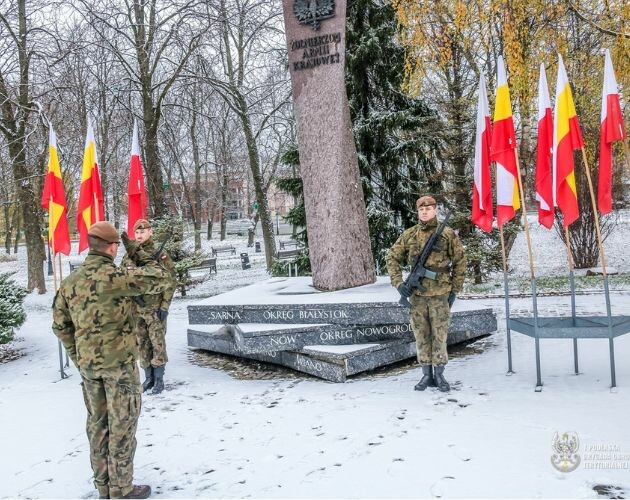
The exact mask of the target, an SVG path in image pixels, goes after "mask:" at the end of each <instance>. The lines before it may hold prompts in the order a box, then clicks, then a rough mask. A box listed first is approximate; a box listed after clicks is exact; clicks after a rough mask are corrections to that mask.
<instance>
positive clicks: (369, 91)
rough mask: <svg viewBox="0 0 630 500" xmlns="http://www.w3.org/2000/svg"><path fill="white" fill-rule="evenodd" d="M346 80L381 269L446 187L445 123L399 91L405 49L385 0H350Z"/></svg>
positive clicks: (424, 106)
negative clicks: (419, 204)
mask: <svg viewBox="0 0 630 500" xmlns="http://www.w3.org/2000/svg"><path fill="white" fill-rule="evenodd" d="M347 16H348V19H347V25H346V33H347V45H346V65H347V66H346V86H347V91H348V99H349V102H350V112H351V115H352V123H353V128H354V137H355V142H356V146H357V153H358V156H359V169H360V171H361V175H362V178H363V191H364V195H365V201H366V205H367V207H368V222H369V224H370V235H371V239H372V251H373V254H374V259H375V261H376V263H377V267H378V268H379V270H383V269H384V259H385V255H386V252H387V250H388V249H389V247H390V246H391V245H392V244H393V243H394V241H395V240H396V238H397V236H398V235H399V234H400V232H401V231H402V230H403V229H404V228H407V227H409V226H411V225H413V224H415V223H416V222H417V213H416V211H415V201H416V199H417V198H418V196H419V195H420V194H424V193H433V194H437V193H440V192H441V191H442V180H441V175H440V168H439V165H440V158H439V153H440V143H441V139H440V123H439V120H438V117H437V116H436V114H435V113H434V112H433V111H432V110H431V109H430V108H429V107H428V106H427V105H426V104H425V102H424V101H423V100H421V99H417V98H413V97H410V96H408V95H406V94H404V93H403V91H402V90H401V88H402V83H403V81H404V68H405V53H404V49H403V47H401V46H400V45H399V44H398V43H397V41H396V35H397V29H398V28H397V19H396V13H395V11H394V9H393V7H392V5H391V3H390V2H389V1H387V0H354V1H352V2H349V4H348V13H347Z"/></svg>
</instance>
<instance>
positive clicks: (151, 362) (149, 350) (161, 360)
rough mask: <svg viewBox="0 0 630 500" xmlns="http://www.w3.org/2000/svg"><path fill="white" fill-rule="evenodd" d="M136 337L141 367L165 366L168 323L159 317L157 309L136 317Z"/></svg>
mask: <svg viewBox="0 0 630 500" xmlns="http://www.w3.org/2000/svg"><path fill="white" fill-rule="evenodd" d="M136 337H137V339H138V350H139V351H140V366H141V367H142V368H148V367H149V366H154V367H157V366H164V365H165V364H166V362H167V361H168V356H167V354H166V322H164V321H161V320H160V319H159V318H158V317H157V309H154V310H150V311H142V312H139V313H138V314H137V316H136Z"/></svg>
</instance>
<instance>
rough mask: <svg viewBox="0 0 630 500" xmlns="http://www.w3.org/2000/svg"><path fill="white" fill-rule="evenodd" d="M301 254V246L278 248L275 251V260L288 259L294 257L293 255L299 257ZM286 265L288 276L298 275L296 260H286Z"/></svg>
mask: <svg viewBox="0 0 630 500" xmlns="http://www.w3.org/2000/svg"><path fill="white" fill-rule="evenodd" d="M301 254H302V249H301V248H293V249H291V250H278V251H277V252H276V255H275V257H276V260H278V261H290V260H291V259H294V258H295V257H299V256H300V255H301ZM286 266H287V272H288V274H289V277H291V276H292V275H293V276H298V273H299V269H298V263H297V262H286Z"/></svg>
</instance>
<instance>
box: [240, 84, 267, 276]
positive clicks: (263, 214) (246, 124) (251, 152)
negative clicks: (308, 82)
mask: <svg viewBox="0 0 630 500" xmlns="http://www.w3.org/2000/svg"><path fill="white" fill-rule="evenodd" d="M238 97H239V98H238V104H239V117H240V119H241V123H242V125H243V132H244V134H245V143H246V144H247V156H248V159H249V169H250V171H251V173H252V179H253V181H254V192H255V194H256V201H257V202H258V216H259V218H260V224H261V227H262V232H263V241H264V243H265V261H266V264H267V269H268V270H269V269H271V266H272V265H273V260H274V255H275V254H276V238H275V237H274V235H273V220H272V219H271V212H270V211H269V204H268V202H267V192H266V190H265V188H264V183H263V176H262V172H261V170H260V158H259V156H258V146H257V144H256V139H255V137H254V134H253V132H252V125H251V120H250V117H249V109H248V107H247V103H246V102H245V99H244V98H243V96H242V95H240V94H239V96H238Z"/></svg>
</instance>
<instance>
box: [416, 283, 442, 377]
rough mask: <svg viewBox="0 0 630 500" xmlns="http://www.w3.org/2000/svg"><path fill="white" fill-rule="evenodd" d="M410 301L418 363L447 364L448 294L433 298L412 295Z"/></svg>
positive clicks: (422, 364)
mask: <svg viewBox="0 0 630 500" xmlns="http://www.w3.org/2000/svg"><path fill="white" fill-rule="evenodd" d="M410 301H411V327H412V328H413V334H414V336H415V337H416V349H417V352H418V363H419V364H420V365H421V366H427V365H434V366H439V365H445V364H446V363H448V354H447V352H446V337H447V336H448V323H449V320H450V318H451V310H450V308H449V307H448V294H447V295H436V296H433V297H424V296H418V295H413V296H412V297H411V298H410Z"/></svg>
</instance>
